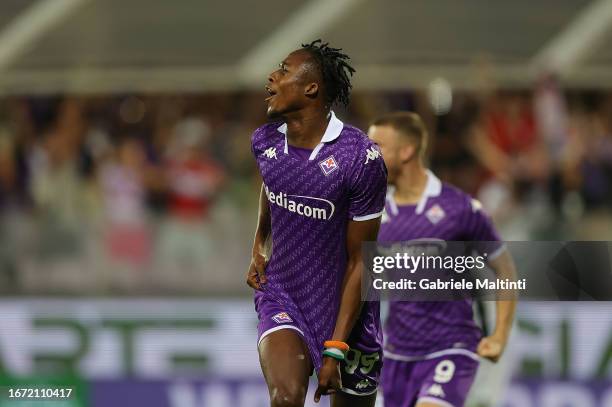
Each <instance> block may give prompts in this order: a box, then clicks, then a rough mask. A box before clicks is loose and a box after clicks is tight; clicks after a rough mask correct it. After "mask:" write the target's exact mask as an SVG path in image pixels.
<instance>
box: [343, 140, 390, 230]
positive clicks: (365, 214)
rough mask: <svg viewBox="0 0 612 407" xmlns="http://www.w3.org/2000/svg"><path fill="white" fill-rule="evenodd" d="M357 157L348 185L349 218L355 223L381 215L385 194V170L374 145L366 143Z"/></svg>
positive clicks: (377, 149) (378, 151) (380, 156)
mask: <svg viewBox="0 0 612 407" xmlns="http://www.w3.org/2000/svg"><path fill="white" fill-rule="evenodd" d="M366 147H367V148H364V149H363V150H362V151H363V152H362V153H361V154H360V155H359V156H358V157H357V159H356V161H355V163H354V167H353V172H352V174H351V177H350V185H349V218H350V219H352V220H356V221H364V220H369V219H375V218H377V217H379V216H381V215H382V213H383V210H384V207H385V195H386V193H387V168H386V167H385V163H384V161H383V159H382V155H381V153H380V150H379V148H378V146H377V145H376V144H373V143H371V142H369V143H367V145H366Z"/></svg>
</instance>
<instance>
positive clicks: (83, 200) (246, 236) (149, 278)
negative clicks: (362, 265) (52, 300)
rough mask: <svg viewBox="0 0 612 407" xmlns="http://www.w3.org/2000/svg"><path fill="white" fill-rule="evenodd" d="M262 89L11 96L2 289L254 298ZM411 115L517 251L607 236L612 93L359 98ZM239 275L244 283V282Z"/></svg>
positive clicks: (364, 121)
mask: <svg viewBox="0 0 612 407" xmlns="http://www.w3.org/2000/svg"><path fill="white" fill-rule="evenodd" d="M264 97H265V96H263V95H262V94H260V93H235V94H205V95H198V94H192V95H124V96H113V97H102V96H78V97H76V96H75V97H72V96H66V97H53V98H49V97H45V98H42V97H40V98H34V97H32V98H26V97H11V98H6V99H4V100H2V101H1V102H0V238H1V240H2V244H0V287H2V290H3V292H4V293H6V294H17V293H19V294H21V293H46V294H53V293H62V294H65V293H73V294H92V293H93V294H107V293H113V294H121V293H135V292H137V293H162V294H172V293H187V294H197V293H207V294H215V293H217V294H228V293H230V294H236V293H242V292H246V287H243V286H242V285H241V283H242V274H243V272H244V270H245V267H246V265H247V262H248V259H249V248H250V244H251V241H250V240H251V237H252V229H253V227H254V222H255V215H256V208H257V193H258V188H259V180H258V179H257V175H256V171H255V167H254V165H255V164H254V160H253V159H252V157H251V150H250V142H249V135H250V134H251V132H252V131H253V130H254V129H255V128H256V127H258V126H259V125H260V124H262V123H263V122H264V120H265V115H264V110H263V98H264ZM397 109H409V110H415V111H417V112H419V113H420V114H421V115H422V117H424V119H425V121H426V123H427V125H428V128H429V130H430V132H431V135H432V140H431V141H432V142H431V145H430V164H431V166H432V168H433V169H434V170H435V171H436V172H437V173H438V174H439V175H440V176H441V178H443V179H444V180H447V181H449V182H451V183H453V184H455V185H457V186H459V187H461V188H463V189H465V190H466V191H468V192H470V193H471V194H473V195H474V196H476V197H478V198H479V199H480V200H481V201H482V202H483V205H484V206H485V208H487V210H488V211H489V212H490V213H491V214H492V215H493V217H494V219H495V220H496V222H497V224H498V225H499V228H500V230H501V232H502V235H503V237H504V238H505V239H506V240H526V239H541V240H562V239H585V240H586V239H610V235H609V234H610V233H611V232H610V230H612V228H610V225H611V224H612V218H611V215H610V208H612V93H602V92H593V91H584V90H583V91H567V92H561V91H560V90H559V89H558V87H557V86H556V83H555V82H554V80H552V79H548V80H545V81H543V82H542V83H541V84H540V85H539V86H538V87H537V88H536V89H535V90H520V91H519V90H507V91H496V92H489V93H474V92H458V93H455V94H454V95H453V103H452V108H451V109H450V110H449V111H448V112H445V113H443V114H440V112H438V114H436V112H435V110H434V109H433V108H432V105H431V103H430V100H429V98H428V96H427V93H426V92H357V93H355V94H354V95H353V99H352V103H351V106H350V110H348V111H341V112H338V113H339V116H340V117H341V118H342V119H343V120H344V121H345V122H349V123H354V124H355V125H358V126H360V127H361V128H362V129H366V128H367V126H368V122H369V120H371V118H373V117H375V116H376V115H378V114H380V113H382V112H385V111H389V110H397ZM238 277H240V278H238Z"/></svg>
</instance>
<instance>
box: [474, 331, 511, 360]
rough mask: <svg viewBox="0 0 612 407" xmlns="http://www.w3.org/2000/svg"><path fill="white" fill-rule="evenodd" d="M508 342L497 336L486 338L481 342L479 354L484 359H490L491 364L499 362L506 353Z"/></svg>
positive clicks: (478, 349)
mask: <svg viewBox="0 0 612 407" xmlns="http://www.w3.org/2000/svg"><path fill="white" fill-rule="evenodd" d="M505 347H506V341H505V340H503V339H501V338H499V337H496V336H486V337H484V338H482V339H481V340H480V343H479V344H478V348H477V350H476V351H477V352H478V355H480V356H481V357H483V358H486V359H489V360H490V361H491V362H497V361H498V360H499V358H500V357H501V355H502V353H504V348H505Z"/></svg>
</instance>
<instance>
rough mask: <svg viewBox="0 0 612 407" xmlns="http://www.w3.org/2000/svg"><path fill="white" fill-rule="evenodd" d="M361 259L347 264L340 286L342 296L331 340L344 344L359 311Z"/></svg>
mask: <svg viewBox="0 0 612 407" xmlns="http://www.w3.org/2000/svg"><path fill="white" fill-rule="evenodd" d="M362 267H363V266H362V263H361V259H359V261H352V262H349V265H348V267H347V270H346V274H345V276H344V281H343V284H342V296H341V301H340V309H339V311H338V319H337V320H336V327H335V329H334V333H333V335H332V338H331V339H333V340H336V341H343V342H346V340H347V339H348V337H349V335H350V333H351V330H352V329H353V325H355V321H357V317H358V316H359V311H360V310H361V269H362Z"/></svg>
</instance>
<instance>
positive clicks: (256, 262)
mask: <svg viewBox="0 0 612 407" xmlns="http://www.w3.org/2000/svg"><path fill="white" fill-rule="evenodd" d="M266 264H268V261H267V260H266V258H265V257H264V256H263V255H262V254H261V253H255V254H253V258H252V259H251V264H250V265H249V271H248V273H247V279H246V282H247V284H248V285H249V287H251V288H254V289H256V290H259V289H261V284H265V283H266V274H265V271H266Z"/></svg>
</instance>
